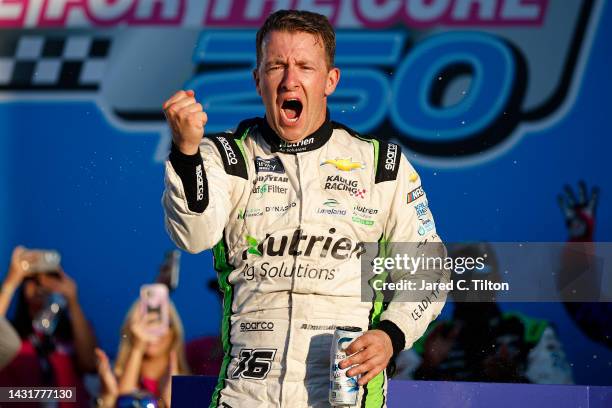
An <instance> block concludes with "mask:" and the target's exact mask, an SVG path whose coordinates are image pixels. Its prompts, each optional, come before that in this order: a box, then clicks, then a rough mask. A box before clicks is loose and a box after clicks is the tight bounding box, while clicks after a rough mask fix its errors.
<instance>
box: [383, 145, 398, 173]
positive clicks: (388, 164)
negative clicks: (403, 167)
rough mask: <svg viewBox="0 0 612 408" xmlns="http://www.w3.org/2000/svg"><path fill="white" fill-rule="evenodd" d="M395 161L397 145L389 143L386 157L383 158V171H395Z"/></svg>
mask: <svg viewBox="0 0 612 408" xmlns="http://www.w3.org/2000/svg"><path fill="white" fill-rule="evenodd" d="M396 159H397V145H396V144H394V143H389V145H388V146H387V155H386V157H385V170H389V171H392V170H394V169H395V163H396Z"/></svg>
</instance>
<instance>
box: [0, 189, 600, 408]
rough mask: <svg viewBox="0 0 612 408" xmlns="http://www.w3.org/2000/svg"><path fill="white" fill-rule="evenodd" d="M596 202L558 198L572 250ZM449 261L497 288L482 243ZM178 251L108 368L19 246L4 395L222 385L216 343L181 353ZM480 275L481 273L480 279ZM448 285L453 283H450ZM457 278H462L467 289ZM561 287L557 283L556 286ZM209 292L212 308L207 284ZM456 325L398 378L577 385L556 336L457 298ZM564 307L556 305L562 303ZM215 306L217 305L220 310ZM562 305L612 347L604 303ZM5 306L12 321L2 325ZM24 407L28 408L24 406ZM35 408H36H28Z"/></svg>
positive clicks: (4, 340)
mask: <svg viewBox="0 0 612 408" xmlns="http://www.w3.org/2000/svg"><path fill="white" fill-rule="evenodd" d="M597 197H598V190H597V189H592V191H591V192H588V191H587V188H586V186H585V184H584V183H580V184H579V188H578V192H577V194H575V193H574V191H573V190H572V189H571V188H570V187H566V189H565V191H564V194H563V195H561V196H560V197H559V204H560V206H561V209H562V210H563V215H564V217H565V222H566V225H567V228H568V232H569V237H568V242H574V243H575V242H580V243H583V244H584V245H586V246H587V247H586V249H587V252H588V245H592V241H593V230H594V225H595V222H594V220H595V208H596V204H597ZM448 249H449V255H450V256H454V257H459V256H475V255H476V254H481V253H483V252H487V253H488V254H490V256H489V257H488V261H487V268H486V271H485V273H486V274H487V275H488V277H489V278H490V279H493V280H495V279H500V277H499V266H498V261H497V259H496V257H495V253H494V250H493V249H492V248H491V247H489V245H488V244H486V243H481V244H461V245H451V246H449V248H448ZM179 255H180V254H179V253H178V251H170V252H169V253H168V254H167V255H166V257H165V260H164V262H163V263H162V265H161V267H160V270H159V273H158V276H157V278H156V279H155V283H151V284H145V285H143V286H142V287H141V290H140V296H139V297H138V298H137V299H136V300H135V301H134V303H133V304H132V306H131V307H130V309H129V310H128V311H127V313H126V314H125V318H124V323H123V326H122V327H121V329H120V331H118V335H119V336H120V342H119V348H118V350H117V353H116V355H115V359H114V362H111V361H110V360H109V358H108V356H107V353H106V352H105V351H104V350H102V349H100V348H98V347H97V344H96V337H95V334H94V330H93V327H92V326H91V325H90V323H89V322H88V320H87V318H86V316H85V314H84V312H83V310H82V308H81V305H80V304H79V296H78V287H77V285H76V283H75V281H74V280H73V279H72V278H71V277H70V275H69V274H68V273H67V272H66V271H64V270H63V268H62V266H61V258H60V255H59V254H58V253H57V252H55V251H49V250H31V249H26V248H24V247H21V246H18V247H16V248H15V249H14V250H13V253H12V258H11V261H10V265H9V268H8V272H7V273H6V275H5V277H4V280H3V282H2V290H1V291H0V386H11V387H27V386H55V387H74V388H75V389H76V394H77V395H78V398H77V402H76V404H75V403H62V402H60V403H58V404H57V405H56V406H58V407H64V406H66V407H68V406H78V407H80V406H98V407H115V406H117V407H147V408H149V407H169V406H170V399H171V378H172V376H173V375H187V374H202V375H211V376H216V375H218V374H219V370H220V367H221V361H222V359H223V350H222V347H221V341H220V338H219V337H218V336H211V337H201V338H197V339H195V340H192V341H191V342H189V343H188V344H186V343H185V340H184V330H183V325H182V323H181V318H180V316H179V313H178V311H177V310H176V308H175V306H174V304H173V303H172V301H171V300H170V295H171V293H172V291H173V290H174V289H175V288H176V285H177V279H178V278H177V277H178V262H179ZM563 257H564V259H563V262H562V264H563V265H570V267H567V268H564V269H563V270H562V271H561V273H560V274H559V280H560V283H559V288H560V292H561V288H564V289H567V288H568V285H567V282H568V281H572V280H574V278H575V277H574V276H572V273H575V271H577V270H580V271H582V270H583V269H584V268H580V267H576V265H577V264H581V263H584V262H585V260H584V259H576V256H575V254H574V255H573V254H568V253H564V254H563ZM481 273H482V272H481ZM453 275H455V274H453ZM464 278H465V277H464ZM561 281H563V282H561ZM209 289H211V290H213V291H214V292H215V293H217V294H218V295H219V296H221V292H220V291H219V290H218V287H217V285H216V281H215V280H211V281H210V282H209ZM453 296H454V309H453V316H452V319H449V320H447V321H444V320H437V321H435V322H433V323H432V324H431V325H430V327H429V328H428V330H427V332H426V334H425V335H424V336H423V337H422V338H421V339H420V340H419V341H418V342H417V343H415V345H414V346H413V347H412V349H410V350H408V351H405V352H403V353H400V355H399V356H398V357H397V359H396V360H395V361H394V363H393V365H392V371H394V376H395V378H399V379H424V380H452V381H493V382H527V383H542V384H544V383H548V384H572V383H573V375H572V370H571V367H570V365H569V364H568V362H567V360H566V357H565V353H564V351H563V346H562V339H560V338H558V336H557V333H556V331H555V327H554V324H553V323H552V322H548V321H546V320H543V319H539V318H537V317H533V316H526V315H524V314H521V313H518V312H512V311H506V312H502V310H501V308H500V307H499V305H498V304H497V303H495V301H492V299H494V298H495V293H487V292H483V293H481V294H480V296H482V298H481V299H480V300H476V301H474V300H473V299H472V301H465V299H460V298H458V297H459V296H460V294H457V293H453ZM562 296H563V294H562ZM219 300H220V299H219ZM567 300H568V301H567V302H565V303H564V305H565V307H566V310H567V312H568V314H569V316H570V317H571V318H572V319H573V320H574V322H575V323H576V325H577V326H578V327H580V328H581V329H582V330H583V331H584V333H585V334H586V335H587V336H589V337H590V338H591V339H593V340H594V341H597V342H600V343H602V344H605V345H607V346H608V347H610V346H612V344H611V338H612V333H611V329H612V324H611V323H612V322H611V317H610V316H612V313H611V312H612V311H611V310H610V305H611V304H610V303H584V302H571V301H569V299H567ZM11 303H14V314H13V316H12V318H11V319H10V321H9V320H8V319H7V317H6V315H7V312H8V310H9V306H10V305H11ZM22 406H24V407H27V406H28V405H27V404H23V405H22ZM31 406H34V405H33V404H32V405H31Z"/></svg>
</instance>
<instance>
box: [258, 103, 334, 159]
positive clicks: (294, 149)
mask: <svg viewBox="0 0 612 408" xmlns="http://www.w3.org/2000/svg"><path fill="white" fill-rule="evenodd" d="M259 128H260V131H261V134H262V136H263V138H264V139H265V141H266V142H268V144H269V145H270V148H271V149H272V152H273V153H276V152H281V153H289V154H296V153H302V152H309V151H311V150H316V149H318V148H319V147H321V146H323V145H324V144H325V143H327V141H328V140H329V138H330V137H331V135H332V132H333V130H334V128H333V126H332V124H331V122H330V120H329V109H328V110H327V112H326V114H325V121H324V122H323V124H322V125H321V126H320V127H319V128H318V129H317V130H315V131H314V132H313V133H311V134H310V135H308V136H307V137H305V138H304V139H302V140H301V141H299V142H297V143H287V142H285V141H284V140H283V139H281V138H280V137H279V136H278V135H277V134H276V132H275V131H274V130H273V129H272V128H271V127H270V125H269V124H268V120H267V119H266V117H265V116H264V118H263V119H262V121H261V125H260V126H259Z"/></svg>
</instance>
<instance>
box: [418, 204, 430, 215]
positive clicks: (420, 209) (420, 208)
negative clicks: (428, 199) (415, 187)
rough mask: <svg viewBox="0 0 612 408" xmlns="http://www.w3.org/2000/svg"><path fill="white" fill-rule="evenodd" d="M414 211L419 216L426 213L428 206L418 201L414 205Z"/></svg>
mask: <svg viewBox="0 0 612 408" xmlns="http://www.w3.org/2000/svg"><path fill="white" fill-rule="evenodd" d="M414 211H416V214H417V217H419V218H421V217H423V216H425V215H426V214H427V212H428V211H429V207H428V206H427V203H419V204H417V205H415V206H414Z"/></svg>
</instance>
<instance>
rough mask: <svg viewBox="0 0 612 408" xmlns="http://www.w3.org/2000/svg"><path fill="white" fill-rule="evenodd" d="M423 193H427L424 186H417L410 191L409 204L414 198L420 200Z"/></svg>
mask: <svg viewBox="0 0 612 408" xmlns="http://www.w3.org/2000/svg"><path fill="white" fill-rule="evenodd" d="M423 195H425V191H423V187H422V186H418V187H417V188H415V189H414V190H412V191H411V192H409V193H408V200H407V204H410V203H411V202H413V201H414V200H418V199H419V198H421V197H423Z"/></svg>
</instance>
